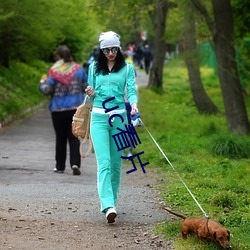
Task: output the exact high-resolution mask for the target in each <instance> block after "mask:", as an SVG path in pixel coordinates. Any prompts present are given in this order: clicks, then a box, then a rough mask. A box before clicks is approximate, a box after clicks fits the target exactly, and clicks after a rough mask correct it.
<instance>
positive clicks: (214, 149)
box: [135, 60, 250, 250]
mask: <svg viewBox="0 0 250 250" xmlns="http://www.w3.org/2000/svg"><path fill="white" fill-rule="evenodd" d="M202 78H203V83H204V85H205V88H206V90H207V92H208V94H209V96H210V98H211V99H212V100H213V102H214V103H215V104H216V105H217V106H218V107H219V109H220V113H219V114H217V115H201V114H199V113H198V112H197V109H196V107H195V106H194V102H193V100H192V95H191V92H190V89H189V83H188V77H187V72H186V68H185V66H184V65H183V62H182V61H179V60H176V61H171V62H169V63H168V65H167V66H166V67H165V70H164V94H157V93H156V92H153V91H152V90H148V89H144V88H141V89H140V90H139V96H140V102H139V109H140V112H141V117H142V120H143V122H144V124H145V125H146V127H147V128H148V130H149V131H150V132H151V133H152V135H153V137H154V138H155V140H156V141H157V142H158V144H159V145H160V147H161V148H162V150H163V151H164V153H165V154H166V156H167V157H168V159H169V160H170V162H171V163H172V164H173V167H174V169H175V170H173V169H172V167H171V166H170V165H169V163H168V162H167V160H166V159H165V158H164V157H163V155H162V154H161V153H160V151H159V150H158V148H157V147H156V145H155V144H154V142H153V141H152V139H151V137H150V136H149V135H148V133H147V131H146V130H145V128H143V127H140V128H138V129H137V132H138V135H139V138H140V140H141V145H139V146H138V147H137V148H136V150H135V152H136V153H139V152H141V151H144V155H143V157H141V159H142V162H147V161H148V162H149V163H150V164H149V165H147V166H146V169H147V168H149V167H151V168H159V169H160V172H161V175H162V182H161V183H159V184H158V186H157V188H158V189H159V190H160V192H161V197H162V199H163V201H164V203H165V204H166V205H168V206H170V207H171V208H172V209H173V210H176V211H181V212H183V213H185V214H186V215H187V216H188V217H203V213H202V211H201V210H200V209H199V207H198V206H197V204H196V203H195V201H194V200H193V198H192V197H191V195H190V194H189V193H188V191H187V189H186V188H185V187H184V185H183V184H182V182H181V180H180V178H181V179H182V180H183V181H184V182H185V183H186V185H187V186H188V187H189V188H190V190H191V192H192V193H193V194H194V196H195V197H196V199H197V200H198V202H199V203H200V205H201V207H202V208H203V209H204V210H205V211H206V213H207V214H208V215H209V216H210V217H211V218H213V219H214V220H217V221H219V222H220V223H222V224H223V226H224V227H226V228H228V229H229V230H230V232H231V245H232V249H250V240H249V233H250V214H249V201H250V200H249V171H250V146H249V145H250V138H249V137H240V136H236V135H229V134H228V133H227V126H226V120H225V116H224V114H223V104H222V96H221V91H220V87H219V82H218V79H217V77H216V76H215V75H214V73H213V71H212V70H211V69H209V68H202ZM247 102H248V103H247V107H248V108H249V107H250V101H249V100H247ZM248 112H249V113H250V110H248ZM140 170H141V169H139V171H140ZM175 171H176V172H177V173H176V172H175ZM179 177H180V178H179ZM180 224H181V220H180V219H178V218H177V219H176V220H175V221H174V222H168V223H163V224H160V225H158V226H157V227H156V229H155V230H156V232H157V233H162V234H164V236H165V237H166V238H167V239H173V238H174V239H175V247H176V249H178V250H181V249H217V246H215V245H214V244H205V245H204V246H203V247H201V246H200V243H199V241H198V240H197V239H195V238H192V239H191V240H189V241H187V242H186V241H185V242H184V241H183V240H181V239H180V238H179V235H180Z"/></svg>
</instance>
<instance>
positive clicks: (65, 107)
mask: <svg viewBox="0 0 250 250" xmlns="http://www.w3.org/2000/svg"><path fill="white" fill-rule="evenodd" d="M54 56H55V60H56V62H55V64H54V65H53V66H52V67H51V68H50V70H49V72H48V77H47V76H44V77H43V78H42V79H41V82H40V84H39V89H40V90H41V92H42V93H43V94H45V95H50V96H51V100H50V105H49V110H50V112H51V117H52V123H53V126H54V130H55V134H56V152H55V160H56V166H55V168H54V172H55V173H64V170H65V168H66V156H67V142H69V157H70V166H71V168H72V170H73V175H80V174H81V171H80V166H81V156H80V152H79V146H80V142H79V140H78V138H76V137H75V136H74V135H73V134H72V130H71V125H72V117H73V115H74V113H75V111H76V109H77V107H78V106H79V105H80V104H82V102H83V100H84V90H85V89H84V86H85V87H86V83H87V74H86V72H85V71H84V70H83V68H82V67H81V66H80V65H79V64H77V63H76V62H74V61H73V59H72V56H71V53H70V50H69V49H68V47H67V46H59V47H58V48H57V49H56V51H55V55H54Z"/></svg>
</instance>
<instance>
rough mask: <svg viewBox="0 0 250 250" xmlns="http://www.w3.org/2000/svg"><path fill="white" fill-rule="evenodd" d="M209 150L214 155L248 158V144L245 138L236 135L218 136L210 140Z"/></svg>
mask: <svg viewBox="0 0 250 250" xmlns="http://www.w3.org/2000/svg"><path fill="white" fill-rule="evenodd" d="M211 151H212V153H213V154H215V155H219V156H223V157H228V158H231V159H240V158H249V156H250V146H249V141H248V142H247V138H241V137H239V136H236V135H226V136H223V135H222V136H219V137H216V138H214V139H213V140H212V143H211Z"/></svg>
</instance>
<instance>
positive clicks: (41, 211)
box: [0, 107, 173, 250]
mask: <svg viewBox="0 0 250 250" xmlns="http://www.w3.org/2000/svg"><path fill="white" fill-rule="evenodd" d="M54 164H55V162H54V132H53V129H52V124H51V119H50V115H49V112H48V110H47V107H46V108H44V109H41V110H39V111H38V112H36V113H35V114H34V115H32V116H30V117H28V118H26V119H25V120H23V121H21V122H20V123H19V124H16V125H15V126H12V127H9V128H5V129H1V130H0V249H1V250H5V249H6V250H7V249H18V250H19V249H53V250H57V249H58V250H62V249H70V250H71V249H72V250H77V249H169V250H170V249H173V248H172V243H171V242H167V241H163V240H162V238H161V237H158V236H155V235H154V233H153V227H154V225H155V224H156V223H159V222H162V221H165V220H167V219H168V217H167V216H168V215H167V214H166V213H165V212H164V211H162V210H161V209H160V206H159V203H160V200H159V198H158V197H159V196H158V192H157V191H156V190H155V189H154V186H155V184H156V183H157V182H158V181H159V179H160V177H159V176H158V174H157V173H156V172H155V171H154V170H150V169H147V168H146V172H147V173H146V174H143V172H142V171H140V169H138V170H137V171H136V172H133V173H131V174H129V175H127V174H126V171H128V170H129V169H131V168H132V165H131V164H126V165H124V168H123V181H122V185H121V190H120V199H119V202H118V204H117V210H118V218H117V220H116V223H115V224H114V225H108V224H107V223H106V220H105V217H104V215H103V214H101V213H100V211H99V210H100V207H99V199H98V195H97V189H96V161H95V157H94V155H93V154H92V155H90V156H89V157H88V158H86V159H84V160H82V168H81V169H82V175H81V176H73V175H72V173H71V170H70V167H69V166H67V169H66V172H65V173H64V174H55V173H53V171H52V169H53V168H54Z"/></svg>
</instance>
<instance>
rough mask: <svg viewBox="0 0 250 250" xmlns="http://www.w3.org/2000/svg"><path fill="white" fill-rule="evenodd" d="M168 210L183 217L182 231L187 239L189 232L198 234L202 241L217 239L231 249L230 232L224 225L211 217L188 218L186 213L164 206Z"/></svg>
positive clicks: (223, 245)
mask: <svg viewBox="0 0 250 250" xmlns="http://www.w3.org/2000/svg"><path fill="white" fill-rule="evenodd" d="M163 209H165V210H166V211H168V212H169V213H171V214H174V215H175V216H178V217H180V218H182V219H183V223H182V225H181V233H182V237H183V239H187V235H188V234H194V235H196V236H197V237H198V238H199V239H200V240H201V241H204V240H208V241H216V242H218V243H219V244H220V245H221V246H222V247H223V248H224V249H231V247H230V245H229V240H230V232H229V231H228V230H227V229H226V228H223V227H222V225H221V224H220V223H219V222H217V221H214V220H211V219H210V218H187V217H186V216H185V215H182V214H178V213H176V212H173V211H172V210H170V209H168V208H166V207H163Z"/></svg>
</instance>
